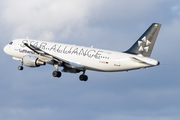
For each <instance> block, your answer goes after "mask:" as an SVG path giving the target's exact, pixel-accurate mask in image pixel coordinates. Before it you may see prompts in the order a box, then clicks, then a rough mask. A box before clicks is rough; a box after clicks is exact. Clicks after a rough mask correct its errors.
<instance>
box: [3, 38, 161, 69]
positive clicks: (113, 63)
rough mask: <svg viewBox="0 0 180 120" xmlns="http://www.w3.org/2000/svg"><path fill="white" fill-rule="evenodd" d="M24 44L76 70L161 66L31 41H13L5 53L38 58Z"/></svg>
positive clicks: (103, 52)
mask: <svg viewBox="0 0 180 120" xmlns="http://www.w3.org/2000/svg"><path fill="white" fill-rule="evenodd" d="M24 43H28V44H32V45H34V46H36V47H38V48H40V49H41V50H43V51H45V52H46V53H49V54H51V55H53V56H56V57H58V58H62V59H64V60H67V61H69V62H70V63H71V62H72V63H73V64H74V63H76V65H74V67H75V68H81V67H82V66H83V67H84V68H83V69H88V70H94V71H104V72H114V71H128V70H133V69H141V68H147V67H152V66H156V65H158V64H159V62H158V61H156V60H153V59H150V58H147V57H143V56H141V55H132V54H128V53H121V52H115V51H108V50H102V49H95V48H88V47H83V46H75V45H68V44H61V43H55V42H45V41H37V40H30V39H28V40H26V39H16V40H13V43H12V44H8V45H6V46H5V48H4V51H5V53H7V54H8V55H10V56H12V57H13V58H14V59H17V60H22V59H23V57H24V56H25V55H34V56H36V53H35V52H33V51H32V50H30V49H29V48H28V47H26V46H25V45H24ZM139 61H141V62H139ZM142 61H143V62H142ZM49 64H50V63H49Z"/></svg>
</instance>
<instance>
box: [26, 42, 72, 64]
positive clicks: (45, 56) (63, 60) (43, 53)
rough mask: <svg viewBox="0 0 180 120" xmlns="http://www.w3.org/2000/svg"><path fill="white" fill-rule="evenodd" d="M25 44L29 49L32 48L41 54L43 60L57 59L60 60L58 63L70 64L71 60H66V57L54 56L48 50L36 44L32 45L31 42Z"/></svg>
mask: <svg viewBox="0 0 180 120" xmlns="http://www.w3.org/2000/svg"><path fill="white" fill-rule="evenodd" d="M24 45H25V46H26V47H28V48H29V49H31V50H32V51H34V52H35V53H37V54H38V55H39V56H40V58H41V59H42V60H44V61H45V62H47V60H49V61H52V60H54V61H56V62H58V63H66V64H69V65H70V62H69V61H67V60H65V59H62V58H58V57H55V56H53V55H51V54H49V53H47V52H45V51H43V50H41V49H39V48H38V47H36V46H34V45H31V44H30V45H28V44H27V43H24ZM45 59H46V60H45Z"/></svg>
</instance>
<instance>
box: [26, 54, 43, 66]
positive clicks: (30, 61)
mask: <svg viewBox="0 0 180 120" xmlns="http://www.w3.org/2000/svg"><path fill="white" fill-rule="evenodd" d="M23 64H24V65H26V66H28V67H39V66H41V65H46V63H45V62H43V61H41V60H39V58H38V57H36V56H31V55H27V56H24V57H23Z"/></svg>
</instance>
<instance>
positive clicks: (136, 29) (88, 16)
mask: <svg viewBox="0 0 180 120" xmlns="http://www.w3.org/2000/svg"><path fill="white" fill-rule="evenodd" d="M152 23H161V24H162V27H161V30H160V32H159V35H158V38H157V41H156V44H155V46H154V49H153V52H152V55H151V57H152V58H153V59H156V60H159V61H160V62H161V65H160V66H157V67H153V68H149V69H143V70H134V71H129V72H116V73H103V72H93V71H87V72H86V74H87V75H88V77H89V80H88V81H87V82H81V81H80V80H79V75H80V74H69V73H63V74H62V77H61V78H59V79H58V78H53V77H52V72H53V71H54V70H55V68H54V67H53V66H50V65H46V66H42V67H39V68H36V69H34V68H28V67H24V70H23V71H18V69H17V68H18V66H19V65H20V62H19V61H15V60H13V59H12V58H11V57H10V56H8V55H6V54H5V53H4V51H3V47H4V46H5V45H6V44H8V43H9V42H10V41H11V40H13V39H16V38H26V37H27V36H29V38H31V39H37V40H45V41H55V42H61V43H68V44H76V45H83V46H87V47H90V46H91V45H93V46H94V47H95V48H102V49H108V50H114V51H125V50H127V49H129V48H130V47H131V46H132V45H133V44H134V42H135V41H136V40H137V39H138V38H139V37H140V36H141V34H142V33H143V32H144V31H145V30H146V29H147V28H148V27H149V26H150V25H151V24H152ZM0 38H1V40H0V49H1V50H0V54H1V59H0V66H1V69H0V76H1V79H0V119H1V120H50V119H51V120H178V119H180V79H179V78H180V70H179V69H180V64H179V62H180V52H179V46H180V2H179V0H149V1H147V0H146V1H144V0H133V1H132V0H76V1H74V0H0ZM60 69H62V68H60Z"/></svg>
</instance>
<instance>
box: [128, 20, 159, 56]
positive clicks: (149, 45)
mask: <svg viewBox="0 0 180 120" xmlns="http://www.w3.org/2000/svg"><path fill="white" fill-rule="evenodd" d="M160 28H161V24H158V23H153V24H152V25H151V26H150V27H149V28H148V29H147V30H146V31H145V32H144V34H143V35H142V36H141V37H140V38H139V39H138V40H137V41H136V42H135V43H134V45H133V46H132V47H131V48H130V49H129V50H127V51H125V53H130V54H136V55H138V54H141V55H143V56H144V57H150V55H151V52H152V50H153V47H154V44H155V42H156V38H157V36H158V33H159V30H160Z"/></svg>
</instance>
